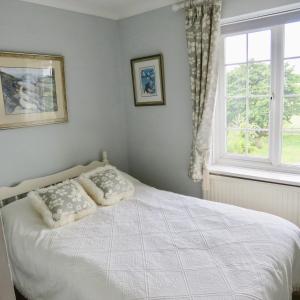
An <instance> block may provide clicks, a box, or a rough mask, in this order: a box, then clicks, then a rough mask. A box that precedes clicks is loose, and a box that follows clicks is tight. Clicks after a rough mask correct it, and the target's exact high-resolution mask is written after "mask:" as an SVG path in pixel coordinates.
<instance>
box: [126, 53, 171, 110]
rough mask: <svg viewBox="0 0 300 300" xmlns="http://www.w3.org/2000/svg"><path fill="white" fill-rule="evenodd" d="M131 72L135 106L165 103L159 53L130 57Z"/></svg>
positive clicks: (161, 58)
mask: <svg viewBox="0 0 300 300" xmlns="http://www.w3.org/2000/svg"><path fill="white" fill-rule="evenodd" d="M131 72H132V82H133V92H134V103H135V106H149V105H165V104H166V97H165V82H164V62H163V56H162V55H161V54H158V55H153V56H147V57H141V58H135V59H132V60H131Z"/></svg>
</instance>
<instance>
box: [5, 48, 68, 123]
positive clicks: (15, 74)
mask: <svg viewBox="0 0 300 300" xmlns="http://www.w3.org/2000/svg"><path fill="white" fill-rule="evenodd" d="M67 120H68V113H67V100H66V87H65V75H64V58H63V57H62V56H54V55H40V54H27V53H13V52H0V129H8V128H17V127H28V126H36V125H44V124H53V123H62V122H67Z"/></svg>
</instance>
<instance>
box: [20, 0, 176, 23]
mask: <svg viewBox="0 0 300 300" xmlns="http://www.w3.org/2000/svg"><path fill="white" fill-rule="evenodd" d="M22 1H25V2H31V3H36V4H40V5H46V6H51V7H56V8H61V9H65V10H70V11H75V12H80V13H84V14H89V15H95V16H99V17H104V18H109V19H113V20H119V19H123V18H127V17H131V16H134V15H138V14H141V13H144V12H146V11H150V10H153V9H157V8H160V7H164V6H167V5H170V4H174V3H177V2H180V0H22Z"/></svg>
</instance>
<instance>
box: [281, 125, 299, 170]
mask: <svg viewBox="0 0 300 300" xmlns="http://www.w3.org/2000/svg"><path fill="white" fill-rule="evenodd" d="M282 160H283V162H284V163H287V164H300V131H288V132H284V133H283V143H282Z"/></svg>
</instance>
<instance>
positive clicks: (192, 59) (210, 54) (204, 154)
mask: <svg viewBox="0 0 300 300" xmlns="http://www.w3.org/2000/svg"><path fill="white" fill-rule="evenodd" d="M185 11H186V36H187V44H188V55H189V65H190V77H191V90H192V101H193V144H192V153H191V159H190V167H189V176H190V177H191V179H192V180H194V181H195V182H199V181H201V180H203V185H205V181H206V179H207V176H206V175H207V163H208V159H209V148H210V140H211V127H212V119H213V112H214V107H215V96H216V86H217V50H218V49H217V48H218V41H219V35H220V20H221V0H203V1H202V2H200V3H199V1H197V0H186V1H185ZM204 188H205V187H204Z"/></svg>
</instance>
